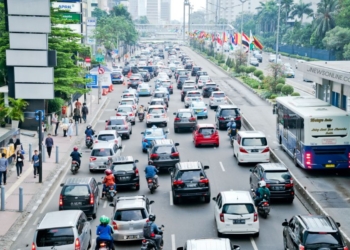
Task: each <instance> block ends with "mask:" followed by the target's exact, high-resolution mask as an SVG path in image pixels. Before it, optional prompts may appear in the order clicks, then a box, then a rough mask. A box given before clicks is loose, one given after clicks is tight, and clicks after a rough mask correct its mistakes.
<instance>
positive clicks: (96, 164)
mask: <svg viewBox="0 0 350 250" xmlns="http://www.w3.org/2000/svg"><path fill="white" fill-rule="evenodd" d="M116 156H120V148H118V146H117V145H116V144H115V143H114V142H100V143H96V144H94V147H93V149H92V151H91V154H90V163H89V169H90V172H94V171H97V170H106V169H107V164H106V162H108V161H109V160H113V158H114V157H116Z"/></svg>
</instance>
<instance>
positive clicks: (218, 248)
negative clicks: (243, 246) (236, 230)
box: [176, 238, 240, 250]
mask: <svg viewBox="0 0 350 250" xmlns="http://www.w3.org/2000/svg"><path fill="white" fill-rule="evenodd" d="M197 249H210V250H240V246H239V245H233V244H231V241H230V240H229V239H220V238H208V239H191V240H187V241H186V243H185V246H184V247H178V248H176V250H197Z"/></svg>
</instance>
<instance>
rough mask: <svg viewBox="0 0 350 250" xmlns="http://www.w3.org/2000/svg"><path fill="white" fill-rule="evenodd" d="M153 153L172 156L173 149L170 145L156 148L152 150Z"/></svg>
mask: <svg viewBox="0 0 350 250" xmlns="http://www.w3.org/2000/svg"><path fill="white" fill-rule="evenodd" d="M153 153H155V154H172V153H175V148H174V147H173V146H171V145H169V146H158V147H154V148H153Z"/></svg>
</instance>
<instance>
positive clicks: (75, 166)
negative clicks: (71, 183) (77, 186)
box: [70, 161, 79, 174]
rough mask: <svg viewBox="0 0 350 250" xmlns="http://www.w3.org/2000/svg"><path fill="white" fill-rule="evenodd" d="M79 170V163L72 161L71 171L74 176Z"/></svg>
mask: <svg viewBox="0 0 350 250" xmlns="http://www.w3.org/2000/svg"><path fill="white" fill-rule="evenodd" d="M78 170H79V163H78V162H77V161H72V163H71V165H70V171H72V173H73V174H76V173H78Z"/></svg>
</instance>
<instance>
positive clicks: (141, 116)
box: [137, 113, 145, 122]
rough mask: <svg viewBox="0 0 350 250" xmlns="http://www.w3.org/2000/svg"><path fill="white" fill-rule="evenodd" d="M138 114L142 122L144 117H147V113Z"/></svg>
mask: <svg viewBox="0 0 350 250" xmlns="http://www.w3.org/2000/svg"><path fill="white" fill-rule="evenodd" d="M137 116H138V118H139V121H140V122H142V121H143V119H145V113H138V114H137Z"/></svg>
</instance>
